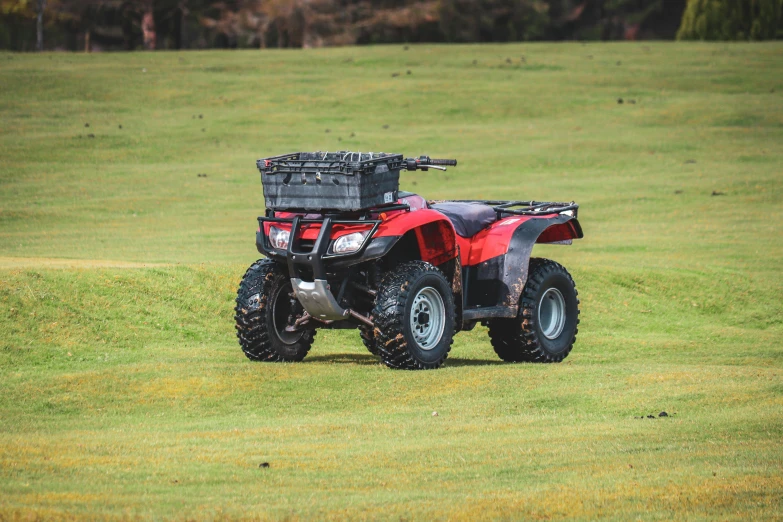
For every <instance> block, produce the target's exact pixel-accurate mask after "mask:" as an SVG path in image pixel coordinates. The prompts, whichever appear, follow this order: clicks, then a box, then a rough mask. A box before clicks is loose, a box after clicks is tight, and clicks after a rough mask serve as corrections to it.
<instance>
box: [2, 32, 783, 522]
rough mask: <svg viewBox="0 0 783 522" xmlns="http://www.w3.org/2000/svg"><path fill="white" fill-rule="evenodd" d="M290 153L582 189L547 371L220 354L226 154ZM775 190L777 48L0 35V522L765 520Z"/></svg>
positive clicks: (780, 54) (472, 347) (247, 176)
mask: <svg viewBox="0 0 783 522" xmlns="http://www.w3.org/2000/svg"><path fill="white" fill-rule="evenodd" d="M620 100H622V103H620ZM318 149H320V150H332V151H333V150H344V149H348V150H358V151H388V152H402V153H405V154H407V155H419V154H429V155H431V156H433V157H447V158H448V157H456V158H458V159H459V162H460V166H459V167H458V168H455V169H449V171H448V172H446V173H439V172H435V173H433V172H430V173H404V174H403V175H402V186H403V188H405V189H407V190H412V191H416V192H419V193H421V194H422V195H425V196H426V197H428V198H433V199H440V198H455V199H464V198H477V197H478V198H518V199H543V200H547V199H550V200H559V201H569V200H575V201H577V202H578V203H580V205H581V208H580V214H579V216H580V220H581V223H582V225H583V228H584V231H585V239H583V240H580V241H576V242H574V245H573V246H570V247H564V246H547V247H537V250H536V252H535V255H538V256H546V257H551V258H553V259H555V260H557V261H559V262H561V263H563V264H564V265H565V266H566V267H567V268H568V269H569V270H570V271H571V272H572V274H573V276H574V279H575V280H576V283H577V287H578V289H579V293H580V297H581V301H582V315H581V318H582V322H581V324H580V327H579V335H578V340H577V344H576V346H575V348H574V350H573V352H572V354H571V355H570V356H569V357H568V359H566V360H565V362H563V363H562V364H557V365H532V364H505V363H501V362H500V361H499V359H497V357H496V356H495V354H494V352H493V351H492V348H491V346H490V344H489V341H488V338H487V333H486V329H485V328H484V327H477V328H476V329H475V330H473V331H472V332H468V333H461V334H459V335H458V336H457V337H456V340H455V343H454V347H453V349H452V352H451V357H450V358H449V359H448V361H447V362H446V365H445V367H444V368H442V369H440V370H437V371H423V372H404V371H393V370H389V369H387V368H385V367H383V366H381V365H379V363H378V362H377V361H376V359H375V358H373V357H372V356H371V355H370V354H369V353H367V352H366V350H365V349H364V347H363V346H362V344H361V342H360V341H359V338H358V334H357V333H355V332H345V331H344V332H320V333H319V334H318V336H317V341H316V344H315V346H314V348H313V350H312V352H311V353H310V355H309V356H308V357H307V358H306V359H305V361H304V362H303V363H299V364H263V363H251V362H250V361H248V360H247V359H245V357H244V356H243V355H242V353H241V352H240V350H239V347H238V345H237V343H236V340H235V337H234V329H233V323H232V315H233V312H232V308H233V297H234V293H235V290H236V286H237V284H238V281H239V279H240V278H241V276H242V273H243V271H244V269H245V268H246V266H247V265H248V264H249V263H251V262H252V261H253V260H254V259H256V258H257V257H258V254H257V252H256V251H255V245H254V233H255V229H256V226H257V224H256V222H255V217H256V216H257V215H259V214H261V213H262V212H263V209H264V205H263V197H262V193H261V185H260V180H259V176H258V172H257V170H255V160H256V159H257V158H260V157H264V156H269V155H275V154H280V153H285V152H290V151H296V150H318ZM200 174H201V176H199V175H200ZM204 175H205V176H204ZM782 202H783V44H781V43H770V44H724V43H719V44H673V43H616V44H586V45H585V44H576V43H568V44H565V43H563V44H520V45H503V46H500V45H480V46H423V45H422V46H418V45H412V46H410V47H409V48H406V47H403V46H402V45H397V46H388V47H370V48H341V49H319V50H303V51H283V50H280V51H277V50H273V51H235V52H217V51H215V52H182V53H166V52H157V53H131V54H93V55H84V54H41V55H19V54H0V520H6V519H9V520H14V519H24V520H32V519H41V520H51V519H80V518H85V519H136V518H154V519H174V520H179V519H261V520H264V519H288V520H306V519H312V518H321V519H334V520H342V519H372V520H384V519H394V520H399V519H405V520H412V519H414V520H429V519H438V520H477V519H506V520H517V519H558V518H576V519H584V520H590V519H595V518H598V517H605V518H611V519H617V520H628V519H642V520H670V519H688V520H698V519H719V520H729V519H732V520H745V519H766V520H776V519H777V520H781V519H783V507H782V504H783V443H782V442H781V440H783V305H781V294H782V293H783V265H782V263H783V226H782V225H781V221H782V220H783V211H781V205H782ZM663 411H665V412H667V414H668V416H667V417H659V416H658V415H659V413H660V412H663ZM434 412H437V415H435V413H434ZM648 415H651V416H653V418H648V417H647V416H648ZM262 463H268V464H269V466H268V467H261V464H262Z"/></svg>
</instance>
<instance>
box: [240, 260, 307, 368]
mask: <svg viewBox="0 0 783 522" xmlns="http://www.w3.org/2000/svg"><path fill="white" fill-rule="evenodd" d="M291 292H292V289H291V282H290V280H289V278H288V275H287V274H286V273H285V272H284V271H283V270H282V269H281V268H280V267H279V266H278V265H277V264H276V263H275V262H274V261H271V260H269V259H260V260H258V261H256V262H255V263H253V264H252V265H251V266H250V268H248V269H247V272H245V276H244V277H243V278H242V282H241V283H240V284H239V290H238V291H237V298H236V307H235V308H234V311H235V312H236V313H235V315H234V320H235V322H236V329H237V338H238V339H239V345H240V346H241V347H242V351H243V352H244V353H245V355H246V356H247V358H248V359H251V360H253V361H272V362H281V361H301V360H302V359H304V357H305V355H307V352H308V351H310V347H311V346H312V344H313V338H314V336H315V331H314V330H307V329H306V330H301V331H298V332H295V333H289V332H286V331H285V326H286V324H288V316H289V315H290V314H291V312H292V309H291V306H292V305H291V303H292V298H291V297H290V294H291ZM294 306H296V302H294Z"/></svg>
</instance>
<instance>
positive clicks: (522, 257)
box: [498, 214, 584, 315]
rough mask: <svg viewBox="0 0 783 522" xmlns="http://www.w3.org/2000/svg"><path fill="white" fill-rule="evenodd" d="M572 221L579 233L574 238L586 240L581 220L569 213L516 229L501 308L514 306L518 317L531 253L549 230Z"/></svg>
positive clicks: (509, 249) (508, 257)
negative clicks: (517, 309) (518, 308)
mask: <svg viewBox="0 0 783 522" xmlns="http://www.w3.org/2000/svg"><path fill="white" fill-rule="evenodd" d="M569 221H572V222H573V226H574V231H575V233H576V236H575V237H573V239H579V238H582V237H584V234H583V233H582V227H581V225H580V224H579V221H578V220H577V219H576V218H575V217H573V216H569V215H568V214H559V215H557V216H554V217H551V218H538V219H530V220H527V221H525V222H524V223H522V224H521V225H519V226H518V227H517V228H516V230H514V234H513V235H512V236H511V242H510V243H509V245H508V251H507V252H506V255H505V257H506V259H505V260H504V263H503V285H502V288H503V289H504V290H505V295H500V296H498V306H504V307H514V309H515V315H516V307H517V306H518V304H519V298H520V297H521V296H522V290H523V289H524V288H525V284H526V283H527V276H528V270H529V268H530V254H531V253H532V252H533V247H534V246H535V245H536V241H537V240H538V237H539V236H540V235H541V234H542V233H543V232H544V231H545V230H546V229H548V228H549V227H552V226H556V225H562V224H564V223H568V222H569Z"/></svg>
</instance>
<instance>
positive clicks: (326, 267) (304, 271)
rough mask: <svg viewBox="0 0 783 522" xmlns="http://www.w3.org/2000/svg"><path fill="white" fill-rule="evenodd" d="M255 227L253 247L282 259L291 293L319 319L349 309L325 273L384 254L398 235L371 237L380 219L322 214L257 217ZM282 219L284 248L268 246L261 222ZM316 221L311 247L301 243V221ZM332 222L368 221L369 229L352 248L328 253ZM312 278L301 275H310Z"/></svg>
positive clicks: (340, 315)
mask: <svg viewBox="0 0 783 522" xmlns="http://www.w3.org/2000/svg"><path fill="white" fill-rule="evenodd" d="M258 222H259V225H260V226H259V231H258V233H257V234H256V247H257V248H258V251H259V252H261V253H262V254H265V255H266V256H267V257H269V258H272V259H276V260H277V261H280V262H285V263H286V264H287V265H288V274H289V277H290V278H291V285H292V286H293V289H294V294H295V295H296V298H297V299H298V300H299V302H300V303H301V304H302V307H303V308H304V309H305V311H307V313H308V314H310V315H311V316H313V317H314V318H316V319H319V320H322V321H338V320H341V319H346V318H347V317H349V316H352V312H351V311H350V310H346V309H343V308H342V307H341V306H340V303H339V302H338V299H336V298H335V296H334V294H333V293H332V291H331V288H330V287H329V283H328V281H327V273H329V274H332V275H334V274H335V273H336V272H337V271H339V270H344V269H347V268H348V267H350V266H352V265H356V264H359V263H362V262H365V261H368V260H371V259H377V258H379V257H382V256H384V255H385V254H386V253H388V252H389V250H391V248H392V247H393V246H394V244H395V243H396V242H397V240H398V239H399V237H381V238H373V234H374V233H375V232H376V231H377V230H378V226H379V225H380V224H381V221H380V220H371V219H363V220H345V219H334V218H332V217H325V218H322V219H304V218H302V217H301V216H295V217H293V218H275V217H259V218H258ZM265 222H272V223H286V224H290V225H291V232H290V236H289V239H288V248H287V250H280V249H275V248H272V245H271V243H270V242H269V238H268V237H267V235H266V233H265V228H264V223H265ZM313 223H320V224H321V229H320V231H319V232H318V237H317V238H316V240H315V241H314V243H313V245H312V248H310V249H309V251H308V249H307V248H305V247H303V246H302V241H301V236H302V225H305V224H313ZM334 225H369V226H371V229H370V231H369V233H368V234H367V237H366V238H365V239H364V241H363V243H362V244H361V246H360V247H359V249H357V250H356V251H355V252H351V253H348V254H334V253H329V246H330V245H331V242H332V228H333V226H334ZM309 276H312V281H308V280H306V279H305V277H307V279H310V277H309Z"/></svg>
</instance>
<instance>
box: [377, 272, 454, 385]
mask: <svg viewBox="0 0 783 522" xmlns="http://www.w3.org/2000/svg"><path fill="white" fill-rule="evenodd" d="M372 315H373V317H374V318H375V326H376V328H377V332H376V337H375V348H376V349H377V350H378V355H380V356H381V360H382V361H383V362H384V364H386V366H389V367H390V368H401V369H407V370H428V369H434V368H438V367H440V366H441V365H442V364H443V362H444V361H445V360H446V357H448V354H449V350H451V342H452V339H453V337H454V323H455V319H454V298H453V296H452V293H451V285H450V284H449V282H448V280H447V279H446V277H445V276H444V275H443V273H442V272H441V271H440V270H438V269H437V268H435V267H434V266H433V265H431V264H430V263H425V262H423V261H411V262H408V263H403V264H401V265H399V266H398V267H397V268H396V269H394V270H393V271H391V272H389V273H388V274H386V275H385V276H384V278H383V280H382V281H381V284H380V288H379V289H378V295H377V297H376V299H375V308H374V309H373V313H372Z"/></svg>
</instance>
